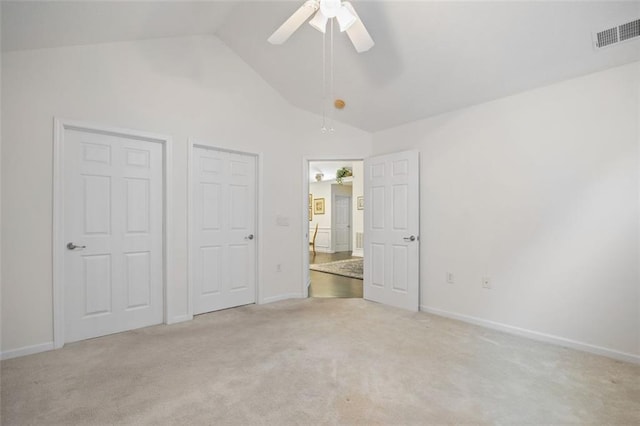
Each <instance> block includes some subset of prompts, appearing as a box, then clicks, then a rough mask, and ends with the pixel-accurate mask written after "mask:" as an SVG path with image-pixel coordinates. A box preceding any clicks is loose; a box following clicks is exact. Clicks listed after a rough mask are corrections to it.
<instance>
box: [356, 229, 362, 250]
mask: <svg viewBox="0 0 640 426" xmlns="http://www.w3.org/2000/svg"><path fill="white" fill-rule="evenodd" d="M363 248H364V232H356V249H363Z"/></svg>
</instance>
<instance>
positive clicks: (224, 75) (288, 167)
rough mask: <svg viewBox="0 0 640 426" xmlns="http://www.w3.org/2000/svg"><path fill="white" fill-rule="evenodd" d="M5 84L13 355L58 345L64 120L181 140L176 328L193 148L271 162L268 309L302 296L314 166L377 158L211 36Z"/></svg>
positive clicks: (90, 53)
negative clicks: (55, 151) (57, 198)
mask: <svg viewBox="0 0 640 426" xmlns="http://www.w3.org/2000/svg"><path fill="white" fill-rule="evenodd" d="M2 77H3V80H2V91H3V93H2V96H3V105H4V109H3V110H2V149H3V156H2V165H1V166H2V237H3V238H2V332H3V341H2V351H3V353H8V352H10V351H15V350H18V352H12V353H19V350H20V349H21V348H26V347H31V346H33V345H42V344H46V343H48V342H51V341H52V339H53V335H52V334H53V332H52V326H53V325H52V295H51V290H52V266H51V262H52V261H51V253H52V252H51V233H52V229H51V215H52V189H51V188H52V140H53V137H52V134H53V117H54V116H56V117H63V118H68V119H74V120H80V121H88V122H95V123H99V124H103V125H110V126H116V127H122V128H130V129H139V130H145V131H150V132H154V133H160V134H166V135H170V136H172V137H173V142H174V152H173V155H174V157H173V160H174V170H173V177H174V181H173V194H174V207H173V218H174V223H173V229H174V235H172V236H170V238H171V239H172V242H173V248H174V251H173V254H174V258H173V259H171V262H173V266H174V271H175V275H174V276H172V277H168V278H169V281H170V286H171V287H170V289H171V290H170V291H171V297H172V298H174V299H175V300H176V301H177V306H178V307H177V308H176V309H175V311H174V312H170V316H171V317H180V316H182V315H184V314H185V313H186V306H187V298H186V288H187V287H186V286H187V236H186V233H187V209H186V205H187V199H186V196H187V195H186V194H187V188H186V185H187V168H186V166H187V154H188V153H187V140H188V138H189V137H195V138H197V139H199V140H203V141H210V142H211V143H213V144H215V145H217V146H219V147H221V148H227V149H234V150H241V151H246V152H252V153H260V154H261V155H262V174H261V181H260V186H261V187H262V189H263V195H264V205H263V210H262V211H261V220H262V224H263V228H262V229H261V232H260V234H259V243H260V246H261V247H263V248H264V249H263V251H262V253H261V259H260V274H259V275H260V276H261V278H262V281H263V282H262V284H263V290H264V291H263V292H262V294H261V299H262V300H261V301H273V300H278V299H281V298H286V297H294V296H300V295H301V283H300V277H301V276H302V267H301V262H300V252H299V247H300V241H301V240H302V238H303V236H302V233H301V229H302V222H301V221H302V220H303V212H301V211H300V210H301V209H300V207H299V206H300V203H301V197H302V195H301V194H302V186H301V185H302V182H301V180H300V179H299V178H298V177H299V176H300V175H301V173H302V158H303V157H304V156H313V155H329V154H337V155H353V156H358V157H365V156H367V155H369V153H370V142H371V139H370V135H369V134H368V133H365V132H362V131H359V130H357V129H354V128H350V127H348V126H344V125H340V124H339V123H336V133H335V134H330V135H323V134H321V133H320V131H319V129H320V118H319V117H317V116H314V115H312V114H308V113H306V112H301V111H300V110H297V109H295V108H292V107H291V106H290V105H289V104H288V103H286V102H285V101H284V100H283V99H282V98H281V97H280V96H279V95H278V94H277V93H276V92H275V91H274V90H273V89H272V88H271V87H269V86H268V85H267V84H266V83H265V82H264V81H263V80H262V79H261V78H260V77H259V76H258V75H257V74H256V73H255V72H254V71H253V70H252V69H251V68H250V67H248V66H247V65H246V64H245V63H244V62H242V61H241V60H240V59H239V58H238V57H237V56H236V55H235V54H234V53H233V52H232V51H231V50H230V49H228V48H227V47H226V46H225V45H224V44H223V43H222V42H221V41H219V40H218V39H217V38H215V37H211V36H202V37H184V38H172V39H158V40H148V41H142V42H127V43H113V44H101V45H92V46H77V47H68V48H56V49H42V50H31V51H18V52H10V53H5V54H4V56H3V63H2ZM278 216H285V217H287V218H289V223H290V224H289V226H286V227H283V226H277V225H276V217H278ZM277 264H280V265H281V266H282V272H276V265H277Z"/></svg>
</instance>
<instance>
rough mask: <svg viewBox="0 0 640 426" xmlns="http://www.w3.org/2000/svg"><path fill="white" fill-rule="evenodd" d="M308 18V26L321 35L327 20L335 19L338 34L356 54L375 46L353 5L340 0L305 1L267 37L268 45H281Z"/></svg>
mask: <svg viewBox="0 0 640 426" xmlns="http://www.w3.org/2000/svg"><path fill="white" fill-rule="evenodd" d="M314 13H315V15H314V16H313V18H311V15H313V14H314ZM309 18H311V20H310V21H309V24H310V25H311V26H312V27H313V28H315V29H316V30H318V31H320V32H321V33H323V34H324V33H326V31H327V23H328V22H329V20H331V19H333V18H335V19H336V21H338V26H339V28H340V32H346V33H347V36H348V37H349V40H351V43H353V47H355V49H356V51H357V52H358V53H362V52H366V51H367V50H369V49H371V48H372V47H373V45H374V44H375V43H374V41H373V39H372V38H371V36H370V35H369V32H368V31H367V29H366V28H365V26H364V24H363V23H362V20H361V19H360V17H359V16H358V14H357V13H356V11H355V9H354V8H353V5H352V4H351V3H350V2H348V1H341V0H307V1H306V2H305V3H304V4H303V5H302V6H300V7H299V8H298V10H296V11H295V12H294V13H293V15H291V16H290V17H289V19H287V20H286V21H285V22H284V23H283V24H282V25H281V26H280V27H279V28H278V29H277V30H276V31H275V32H274V33H273V34H272V35H271V37H269V43H271V44H283V43H284V42H286V41H287V40H288V39H289V37H291V35H292V34H293V33H294V32H296V30H297V29H298V28H300V27H301V26H302V24H304V23H305V22H306V21H307V20H308V19H309Z"/></svg>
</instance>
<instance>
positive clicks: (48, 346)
mask: <svg viewBox="0 0 640 426" xmlns="http://www.w3.org/2000/svg"><path fill="white" fill-rule="evenodd" d="M53 349H54V346H53V342H47V343H40V344H38V345H31V346H25V347H24V348H18V349H11V350H8V351H5V352H2V355H1V356H0V358H1V359H2V360H3V361H4V360H6V359H11V358H18V357H21V356H27V355H33V354H39V353H40V352H47V351H52V350H53Z"/></svg>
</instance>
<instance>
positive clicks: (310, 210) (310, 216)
mask: <svg viewBox="0 0 640 426" xmlns="http://www.w3.org/2000/svg"><path fill="white" fill-rule="evenodd" d="M312 220H313V208H312V207H311V206H309V222H311V221H312Z"/></svg>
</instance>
